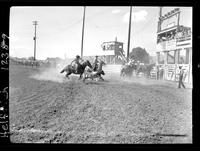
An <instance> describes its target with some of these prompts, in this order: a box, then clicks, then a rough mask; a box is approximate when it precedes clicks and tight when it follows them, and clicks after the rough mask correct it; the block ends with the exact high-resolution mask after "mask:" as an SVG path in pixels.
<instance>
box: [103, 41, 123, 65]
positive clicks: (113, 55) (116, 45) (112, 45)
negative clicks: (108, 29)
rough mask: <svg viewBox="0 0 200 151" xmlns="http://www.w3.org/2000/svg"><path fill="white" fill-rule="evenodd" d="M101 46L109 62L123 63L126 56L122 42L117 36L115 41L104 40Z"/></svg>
mask: <svg viewBox="0 0 200 151" xmlns="http://www.w3.org/2000/svg"><path fill="white" fill-rule="evenodd" d="M101 47H102V49H103V53H104V56H105V60H106V62H107V63H108V64H122V62H123V61H124V58H125V55H124V50H123V43H122V42H119V41H117V38H116V39H115V41H110V42H104V43H103V44H102V45H101Z"/></svg>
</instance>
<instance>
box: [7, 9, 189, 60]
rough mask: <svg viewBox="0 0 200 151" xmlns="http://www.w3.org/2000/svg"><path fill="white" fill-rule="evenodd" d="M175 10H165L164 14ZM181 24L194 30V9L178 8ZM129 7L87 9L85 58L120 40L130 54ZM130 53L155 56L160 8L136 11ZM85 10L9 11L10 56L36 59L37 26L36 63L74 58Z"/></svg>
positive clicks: (100, 52) (77, 50) (79, 40)
mask: <svg viewBox="0 0 200 151" xmlns="http://www.w3.org/2000/svg"><path fill="white" fill-rule="evenodd" d="M173 8H175V7H164V8H163V14H164V13H166V12H167V11H170V10H172V9H173ZM179 8H180V10H181V17H180V24H181V25H184V26H188V27H191V26H192V8H191V7H179ZM129 9H130V7H127V6H126V7H124V6H123V7H117V6H114V7H108V6H95V7H92V6H88V7H86V14H85V15H86V18H85V32H84V46H83V47H84V49H83V55H84V56H89V55H103V50H102V48H101V44H102V43H103V42H106V41H114V40H115V37H117V40H118V41H120V42H123V43H124V50H125V52H126V50H127V39H128V20H129ZM132 13H133V14H132V26H131V44H130V50H131V49H132V48H134V47H138V46H139V47H142V48H145V49H146V50H147V52H148V53H149V54H150V55H155V52H156V32H157V22H158V14H159V8H158V7H137V6H136V7H133V9H132ZM82 18H83V7H81V6H77V7H75V6H73V7H68V6H66V7H63V6H62V7H12V8H11V11H10V31H9V32H10V33H9V36H10V55H11V56H14V57H30V56H33V55H34V41H33V36H34V25H33V21H35V20H36V21H38V26H37V49H36V59H46V58H47V57H61V58H64V55H66V56H67V57H68V58H74V57H75V56H76V55H77V54H79V55H80V54H81V38H82V24H83V22H82Z"/></svg>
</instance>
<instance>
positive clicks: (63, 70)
mask: <svg viewBox="0 0 200 151" xmlns="http://www.w3.org/2000/svg"><path fill="white" fill-rule="evenodd" d="M67 67H68V66H66V67H65V68H64V69H62V71H60V73H63V72H65V71H66V70H67Z"/></svg>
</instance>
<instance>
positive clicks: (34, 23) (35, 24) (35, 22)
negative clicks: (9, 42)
mask: <svg viewBox="0 0 200 151" xmlns="http://www.w3.org/2000/svg"><path fill="white" fill-rule="evenodd" d="M33 25H34V26H35V36H34V37H33V40H34V60H36V26H37V25H38V24H37V21H33Z"/></svg>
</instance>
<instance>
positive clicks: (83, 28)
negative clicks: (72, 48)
mask: <svg viewBox="0 0 200 151" xmlns="http://www.w3.org/2000/svg"><path fill="white" fill-rule="evenodd" d="M85 9H86V7H85V6H84V12H83V26H82V41H81V58H82V57H83V39H84V26H85Z"/></svg>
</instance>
